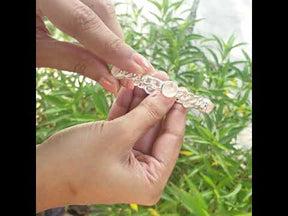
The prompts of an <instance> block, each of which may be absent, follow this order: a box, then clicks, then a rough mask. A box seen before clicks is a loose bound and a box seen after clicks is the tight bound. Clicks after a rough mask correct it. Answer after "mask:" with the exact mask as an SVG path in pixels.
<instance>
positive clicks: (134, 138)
mask: <svg viewBox="0 0 288 216" xmlns="http://www.w3.org/2000/svg"><path fill="white" fill-rule="evenodd" d="M155 76H157V77H158V78H160V79H167V75H165V73H157V74H156V75H155ZM174 102H175V100H174V99H168V98H165V97H164V96H162V95H161V94H160V93H157V94H152V95H149V96H147V95H146V93H145V92H144V91H143V90H141V89H139V88H137V87H136V88H135V89H134V90H129V89H125V88H122V89H121V90H120V92H119V95H118V97H117V99H116V101H115V102H114V104H113V106H112V108H111V110H110V113H109V117H108V120H107V121H100V122H91V123H85V124H80V125H77V126H74V127H71V128H68V129H65V130H63V131H61V132H58V133H56V134H55V135H53V136H52V137H50V138H49V139H48V140H47V141H45V142H44V143H43V144H41V145H39V146H38V147H37V160H36V164H37V170H36V171H37V172H36V173H37V178H36V183H37V186H36V192H37V193H36V194H37V211H43V210H45V209H47V208H53V207H59V206H64V205H71V204H78V205H84V204H92V203H93V204H115V203H138V204H141V205H154V204H155V203H156V202H157V201H158V200H159V199H160V196H161V194H162V191H163V189H164V187H165V185H166V183H167V180H168V178H169V176H170V174H171V172H172V170H173V167H174V165H175V163H176V160H177V157H178V154H179V151H180V149H181V145H182V142H183V136H184V132H185V121H186V109H184V108H183V107H182V106H181V105H180V104H177V103H174ZM166 114H167V115H166ZM165 115H166V118H165V119H163V117H164V116H165Z"/></svg>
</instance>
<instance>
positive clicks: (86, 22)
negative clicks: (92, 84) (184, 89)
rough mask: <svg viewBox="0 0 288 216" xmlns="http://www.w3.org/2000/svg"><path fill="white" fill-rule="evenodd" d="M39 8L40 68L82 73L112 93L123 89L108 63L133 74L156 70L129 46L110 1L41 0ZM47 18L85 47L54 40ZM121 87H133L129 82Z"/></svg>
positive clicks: (37, 24)
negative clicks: (45, 20) (44, 19)
mask: <svg viewBox="0 0 288 216" xmlns="http://www.w3.org/2000/svg"><path fill="white" fill-rule="evenodd" d="M36 8H37V11H36V48H37V49H36V66H37V67H50V68H56V69H60V70H67V71H73V72H78V73H81V74H83V75H84V76H87V77H89V78H91V79H93V80H95V81H98V82H99V83H100V85H102V86H103V87H104V88H105V89H106V90H108V91H110V92H112V93H116V92H117V91H118V89H119V87H120V86H119V82H118V80H116V79H115V78H114V77H113V76H112V75H111V74H110V73H109V69H108V67H107V64H112V65H114V66H116V67H117V68H120V69H122V70H125V71H128V72H131V73H138V74H143V73H152V72H153V71H154V69H153V66H152V65H151V64H150V62H149V61H148V60H147V59H145V58H144V57H143V56H142V55H140V54H138V53H137V52H136V51H135V50H133V49H132V48H131V47H130V46H128V45H127V44H125V42H124V36H123V32H122V29H121V26H120V24H119V23H118V21H117V17H116V13H115V10H114V7H113V4H112V2H111V1H110V0H37V1H36ZM43 16H47V17H48V19H49V20H50V21H51V22H52V23H53V24H54V25H55V26H56V27H58V28H59V29H60V30H62V31H64V32H65V33H67V34H69V35H70V36H72V37H74V38H75V39H77V40H78V41H79V42H80V43H81V45H76V44H72V43H67V42H61V41H57V40H55V39H53V38H52V37H50V35H49V32H48V30H47V29H46V27H45V24H44V23H43V21H42V17H43ZM117 68H114V70H117ZM121 84H122V85H123V86H126V87H128V86H130V87H131V85H129V83H127V82H126V81H121ZM130 84H131V83H130ZM131 88H133V86H132V87H131Z"/></svg>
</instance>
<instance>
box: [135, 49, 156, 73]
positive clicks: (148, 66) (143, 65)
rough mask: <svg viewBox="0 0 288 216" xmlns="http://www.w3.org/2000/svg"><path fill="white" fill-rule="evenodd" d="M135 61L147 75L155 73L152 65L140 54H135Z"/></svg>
mask: <svg viewBox="0 0 288 216" xmlns="http://www.w3.org/2000/svg"><path fill="white" fill-rule="evenodd" d="M133 60H134V61H135V62H136V63H137V64H138V65H139V66H140V67H141V68H143V70H144V72H146V73H153V72H154V68H153V66H152V64H151V63H150V62H149V61H148V60H147V59H146V58H145V57H144V56H142V55H140V54H139V53H135V54H134V55H133Z"/></svg>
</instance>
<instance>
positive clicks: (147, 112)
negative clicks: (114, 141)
mask: <svg viewBox="0 0 288 216" xmlns="http://www.w3.org/2000/svg"><path fill="white" fill-rule="evenodd" d="M174 102H175V99H173V98H166V97H164V96H163V95H162V94H161V93H160V92H158V91H155V93H153V94H151V95H149V96H147V97H146V98H145V99H144V100H143V101H142V102H141V103H140V104H139V105H138V106H137V107H136V108H135V109H133V110H131V111H130V112H129V113H127V114H126V115H124V116H122V117H120V118H117V119H115V120H114V123H115V124H119V128H121V130H119V131H120V132H119V133H121V134H119V136H122V137H124V138H125V140H126V141H127V140H129V142H125V143H123V145H122V146H121V149H122V150H123V149H126V150H127V149H131V148H132V147H133V145H134V144H135V142H136V141H137V140H138V139H140V138H141V137H142V136H143V135H144V134H145V133H147V131H148V130H149V129H150V128H152V127H153V126H154V125H155V124H156V123H157V122H158V121H159V120H160V119H162V118H163V117H164V115H165V114H166V113H167V112H168V111H169V109H170V108H171V107H172V105H173V104H174ZM125 147H126V148H125Z"/></svg>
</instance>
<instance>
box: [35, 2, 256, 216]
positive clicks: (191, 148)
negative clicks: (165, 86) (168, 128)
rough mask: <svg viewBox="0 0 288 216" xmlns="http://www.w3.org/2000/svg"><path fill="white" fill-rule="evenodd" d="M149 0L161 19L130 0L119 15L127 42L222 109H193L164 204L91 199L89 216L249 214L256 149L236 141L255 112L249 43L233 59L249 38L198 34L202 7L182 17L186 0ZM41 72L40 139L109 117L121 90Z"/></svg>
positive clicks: (54, 31) (67, 74)
mask: <svg viewBox="0 0 288 216" xmlns="http://www.w3.org/2000/svg"><path fill="white" fill-rule="evenodd" d="M149 2H150V4H153V5H154V6H155V7H156V8H157V11H158V12H157V13H151V16H154V17H155V18H156V19H157V22H151V21H149V19H147V17H145V16H143V14H142V13H141V11H142V8H137V7H136V6H135V5H133V4H127V8H129V13H122V14H119V21H120V23H121V26H122V28H123V31H124V33H125V39H126V43H127V44H129V45H130V46H132V47H133V48H134V49H135V50H137V51H138V52H139V53H141V54H142V55H144V56H145V57H147V58H148V59H149V60H150V61H151V62H152V64H153V65H154V67H155V68H156V69H158V70H164V71H167V73H168V74H169V76H170V78H171V79H172V80H176V81H177V82H178V83H179V84H180V85H182V86H185V87H187V88H189V89H190V90H191V91H192V92H195V93H197V94H200V95H205V96H207V97H209V98H210V99H212V101H213V103H214V104H216V108H215V109H214V111H212V113H210V114H209V115H207V114H200V113H197V112H196V111H193V110H192V111H190V112H189V114H188V119H187V127H186V135H185V141H184V143H183V147H182V151H181V153H180V156H179V159H178V162H177V164H176V166H175V168H174V171H173V174H172V176H171V177H170V180H169V182H168V184H167V187H166V189H165V191H164V193H163V195H162V198H161V200H160V202H159V203H158V204H157V205H155V206H152V207H144V206H138V205H136V204H130V205H128V204H127V205H124V204H123V205H110V206H107V205H92V206H89V207H87V209H88V210H87V211H86V213H83V215H91V216H96V215H111V216H112V215H143V216H144V215H147V216H148V215H152V216H158V215H161V216H178V215H193V216H208V215H211V216H230V215H231V216H249V215H251V211H252V210H251V209H252V201H251V196H252V191H251V187H252V183H251V179H252V170H251V149H241V148H236V146H235V143H236V140H237V136H238V134H239V133H240V132H241V131H242V130H243V129H244V128H245V127H247V125H248V124H249V123H250V122H251V117H252V116H251V101H250V100H249V97H250V95H251V87H252V83H251V78H252V74H251V73H252V72H251V59H250V57H249V56H248V54H247V53H246V52H245V51H244V50H243V49H242V53H243V58H242V59H241V60H237V61H235V60H232V59H231V52H232V51H233V49H241V48H242V46H243V45H245V43H236V38H235V36H234V35H232V36H231V37H230V38H229V39H228V40H227V41H224V40H222V39H221V38H218V37H217V36H215V35H211V37H204V36H202V35H200V34H195V33H194V32H193V27H194V25H197V22H198V21H199V20H196V19H195V17H193V15H194V14H195V10H196V8H195V5H194V7H191V9H187V10H182V11H181V13H180V14H181V15H180V16H175V14H176V12H179V10H180V9H181V6H182V1H173V2H172V1H169V0H161V1H153V0H150V1H149ZM196 2H197V1H196ZM118 5H119V4H116V5H115V7H116V8H117V7H118ZM140 20H142V22H140ZM201 22H203V21H201ZM45 24H46V26H47V28H48V29H49V31H50V32H51V35H52V36H53V37H54V38H57V39H59V40H65V41H70V42H73V43H77V41H76V40H75V39H73V38H71V37H69V36H68V35H66V34H64V33H63V32H61V31H60V30H58V29H57V28H55V27H54V26H53V25H52V24H51V23H50V22H49V20H47V19H46V20H45ZM95 72H96V71H95ZM36 74H37V75H36V78H37V89H36V97H37V104H36V106H37V113H36V119H37V144H40V143H42V142H43V141H44V140H45V139H47V138H48V137H49V136H50V135H52V134H54V133H55V132H57V131H59V130H61V129H64V128H67V127H69V126H72V125H76V124H80V123H83V122H89V121H95V120H96V121H97V120H103V119H106V116H107V113H108V111H109V108H110V106H111V103H112V102H113V100H114V96H113V95H112V94H110V93H108V92H106V91H105V90H103V89H102V87H101V86H100V85H98V84H97V83H96V82H94V81H92V80H90V79H88V78H84V77H83V76H80V75H78V74H75V73H71V72H65V71H59V70H55V69H48V68H38V69H37V70H36ZM66 210H68V212H69V207H66ZM70 213H71V211H70ZM73 215H81V214H80V213H74V214H73Z"/></svg>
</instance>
